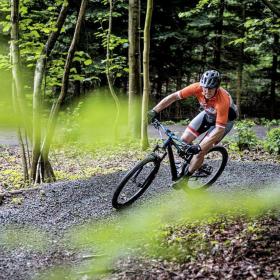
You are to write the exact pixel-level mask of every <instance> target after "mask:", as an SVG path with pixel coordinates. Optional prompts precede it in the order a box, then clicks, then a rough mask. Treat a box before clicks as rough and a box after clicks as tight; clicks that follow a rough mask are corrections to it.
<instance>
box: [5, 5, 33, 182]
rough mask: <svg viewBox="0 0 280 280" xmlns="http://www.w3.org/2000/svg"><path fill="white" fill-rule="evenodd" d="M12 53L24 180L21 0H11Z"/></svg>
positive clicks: (25, 161)
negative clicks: (20, 33)
mask: <svg viewBox="0 0 280 280" xmlns="http://www.w3.org/2000/svg"><path fill="white" fill-rule="evenodd" d="M10 53H11V63H12V76H13V87H12V88H13V104H14V110H15V113H16V114H17V115H18V116H19V117H18V121H20V123H18V130H17V134H18V139H19V144H20V148H21V159H22V167H23V176H24V181H28V180H29V175H28V162H27V154H26V149H25V145H24V141H23V131H24V130H25V132H26V131H27V129H28V128H27V126H26V123H25V122H24V121H23V120H24V100H23V96H22V83H21V78H20V72H21V71H20V50H19V0H11V41H10Z"/></svg>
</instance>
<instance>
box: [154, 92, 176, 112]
mask: <svg viewBox="0 0 280 280" xmlns="http://www.w3.org/2000/svg"><path fill="white" fill-rule="evenodd" d="M179 99H180V98H179V95H178V92H174V93H172V94H169V95H168V96H166V97H165V98H163V99H162V100H161V101H160V102H159V103H158V104H157V105H156V106H155V107H154V108H153V110H154V111H156V112H157V113H159V112H160V111H162V110H163V109H165V108H166V107H168V106H169V105H171V104H172V103H173V102H175V101H176V100H179Z"/></svg>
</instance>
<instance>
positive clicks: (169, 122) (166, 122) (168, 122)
mask: <svg viewBox="0 0 280 280" xmlns="http://www.w3.org/2000/svg"><path fill="white" fill-rule="evenodd" d="M162 123H163V124H165V125H174V124H176V123H175V122H174V121H170V120H169V121H164V122H162Z"/></svg>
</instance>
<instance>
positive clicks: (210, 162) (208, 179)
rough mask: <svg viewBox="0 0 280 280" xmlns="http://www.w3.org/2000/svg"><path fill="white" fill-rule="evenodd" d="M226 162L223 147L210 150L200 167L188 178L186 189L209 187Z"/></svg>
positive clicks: (225, 153) (226, 154) (225, 151)
mask: <svg viewBox="0 0 280 280" xmlns="http://www.w3.org/2000/svg"><path fill="white" fill-rule="evenodd" d="M227 161H228V153H227V150H226V149H225V148H224V147H222V146H216V147H213V148H212V149H210V150H209V151H208V153H207V154H206V155H205V157H204V162H203V164H202V166H201V167H200V168H199V169H198V170H197V171H196V172H195V173H194V174H193V175H192V176H191V177H190V178H189V180H188V183H187V187H188V189H206V188H208V187H209V186H211V185H212V184H213V183H214V182H215V181H216V180H217V179H218V178H219V176H220V175H221V174H222V172H223V171H224V169H225V167H226V164H227Z"/></svg>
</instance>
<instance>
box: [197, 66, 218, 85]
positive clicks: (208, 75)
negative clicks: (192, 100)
mask: <svg viewBox="0 0 280 280" xmlns="http://www.w3.org/2000/svg"><path fill="white" fill-rule="evenodd" d="M220 83H221V75H220V73H219V72H218V71H216V70H208V71H206V72H204V73H203V75H202V76H201V79H200V86H202V87H205V88H217V87H219V85H220Z"/></svg>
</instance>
